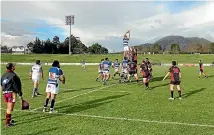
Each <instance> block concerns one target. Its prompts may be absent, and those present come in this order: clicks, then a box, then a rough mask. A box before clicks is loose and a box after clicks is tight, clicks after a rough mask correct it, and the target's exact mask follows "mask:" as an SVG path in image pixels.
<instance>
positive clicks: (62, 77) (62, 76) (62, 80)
mask: <svg viewBox="0 0 214 135" xmlns="http://www.w3.org/2000/svg"><path fill="white" fill-rule="evenodd" d="M59 80H60V81H61V82H62V83H63V84H65V76H64V74H63V72H62V70H61V69H59Z"/></svg>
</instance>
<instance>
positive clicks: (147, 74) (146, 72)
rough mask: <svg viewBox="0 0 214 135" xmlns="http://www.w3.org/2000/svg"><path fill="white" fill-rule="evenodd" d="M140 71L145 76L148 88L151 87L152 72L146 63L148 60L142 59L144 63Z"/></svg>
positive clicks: (144, 79)
mask: <svg viewBox="0 0 214 135" xmlns="http://www.w3.org/2000/svg"><path fill="white" fill-rule="evenodd" d="M140 71H141V74H142V76H143V83H144V84H145V86H146V89H149V80H150V72H149V68H148V65H147V64H146V62H145V61H144V60H143V61H142V64H141V65H140Z"/></svg>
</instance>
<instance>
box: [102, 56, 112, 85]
mask: <svg viewBox="0 0 214 135" xmlns="http://www.w3.org/2000/svg"><path fill="white" fill-rule="evenodd" d="M110 66H111V63H110V62H109V59H108V58H105V61H103V85H106V82H107V80H108V79H109V77H110V73H109V68H110Z"/></svg>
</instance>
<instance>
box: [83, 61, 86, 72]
mask: <svg viewBox="0 0 214 135" xmlns="http://www.w3.org/2000/svg"><path fill="white" fill-rule="evenodd" d="M82 71H86V67H85V60H82Z"/></svg>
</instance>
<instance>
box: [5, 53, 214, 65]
mask: <svg viewBox="0 0 214 135" xmlns="http://www.w3.org/2000/svg"><path fill="white" fill-rule="evenodd" d="M105 57H108V58H109V59H110V60H111V61H114V60H115V59H116V58H117V59H122V54H107V55H70V56H69V55H64V54H61V55H60V54H53V55H52V54H51V55H47V54H28V55H7V54H2V55H1V61H2V62H35V61H36V60H37V59H40V60H41V62H43V63H44V62H53V61H54V60H59V61H60V62H69V63H72V62H76V63H79V62H81V61H82V59H85V60H86V62H96V63H97V62H100V60H101V58H105ZM147 57H148V58H150V61H151V62H162V63H171V61H172V60H177V61H178V62H179V63H198V61H199V60H202V61H203V62H204V63H212V62H213V61H214V55H208V54H202V55H191V54H179V55H174V54H171V55H170V54H166V55H162V54H155V55H143V54H139V55H138V61H141V60H142V59H145V58H147Z"/></svg>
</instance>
